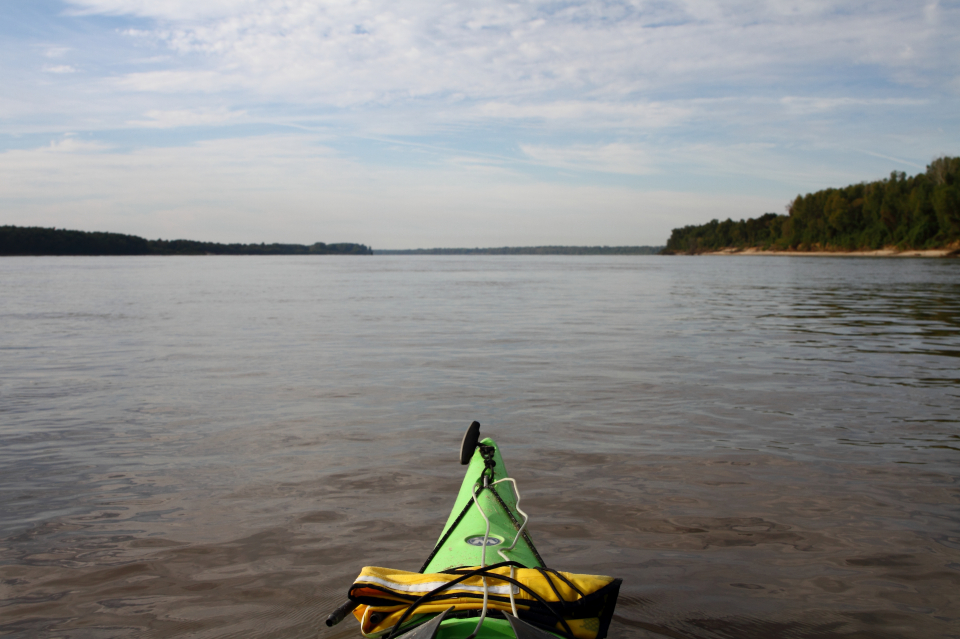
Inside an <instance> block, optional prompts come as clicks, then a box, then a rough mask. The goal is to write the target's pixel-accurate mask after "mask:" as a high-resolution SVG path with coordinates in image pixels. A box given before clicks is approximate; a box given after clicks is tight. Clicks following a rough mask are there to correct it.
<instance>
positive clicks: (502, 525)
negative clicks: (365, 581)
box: [424, 437, 542, 636]
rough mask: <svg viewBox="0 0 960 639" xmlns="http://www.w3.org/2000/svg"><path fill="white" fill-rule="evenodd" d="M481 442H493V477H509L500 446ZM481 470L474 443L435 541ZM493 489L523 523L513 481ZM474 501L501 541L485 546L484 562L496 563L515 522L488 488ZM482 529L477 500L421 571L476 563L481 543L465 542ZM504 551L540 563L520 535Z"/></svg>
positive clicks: (534, 564) (517, 558)
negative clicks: (458, 486)
mask: <svg viewBox="0 0 960 639" xmlns="http://www.w3.org/2000/svg"><path fill="white" fill-rule="evenodd" d="M480 444H481V445H484V446H492V447H493V448H494V449H495V452H494V454H493V460H494V461H495V462H496V466H494V468H493V472H494V481H496V480H498V479H503V478H505V477H509V475H508V474H507V467H506V465H504V463H503V458H502V457H501V456H500V449H499V448H498V447H497V444H496V442H494V441H493V440H492V439H490V438H489V437H488V438H486V439H484V440H482V441H481V442H480ZM483 470H484V463H483V456H482V455H481V454H480V448H479V447H477V449H476V450H475V451H474V453H473V457H471V458H470V465H469V466H468V467H467V474H466V476H465V477H464V478H463V484H462V485H461V486H460V492H459V493H458V494H457V501H456V502H455V503H454V505H453V510H452V511H450V517H449V518H448V519H447V523H446V525H445V526H444V527H443V532H441V533H440V538H439V539H438V543H439V541H440V540H442V539H443V538H444V536H445V535H446V534H447V530H448V529H450V527H451V526H453V524H454V522H455V521H456V519H457V517H458V516H459V515H460V513H461V512H462V511H463V509H464V507H465V506H466V505H467V504H468V503H471V502H472V501H473V498H472V496H473V492H474V487H475V486H476V485H477V482H478V480H480V479H481V475H482V473H483ZM492 490H495V491H497V494H498V495H500V498H501V499H502V500H503V502H504V504H506V505H507V508H509V510H510V512H511V513H512V514H513V516H514V518H515V519H516V521H517V522H518V524H522V523H523V516H522V515H520V513H518V512H517V510H516V508H517V496H516V493H515V492H514V490H513V483H512V482H508V481H505V482H501V483H499V484H496V485H495V486H493V487H492ZM477 501H478V502H479V503H480V507H481V508H483V512H484V513H485V514H486V515H487V517H488V518H489V519H490V537H492V538H495V540H499V542H500V543H498V544H495V545H488V546H487V549H486V550H487V552H486V564H487V565H490V564H495V563H499V562H501V561H503V558H502V557H501V556H500V555H499V554H498V553H497V550H500V549H505V548H509V547H510V544H512V543H513V539H514V537H516V535H517V526H516V525H514V523H513V521H512V520H511V519H510V516H509V515H508V514H507V512H505V511H504V509H503V506H501V505H500V503H499V502H498V501H497V499H496V497H494V496H493V495H492V494H491V493H490V489H487V490H483V491H481V492H480V494H479V495H478V496H477ZM485 530H486V524H485V522H484V520H483V515H481V514H480V512H479V511H478V510H477V507H476V504H474V505H473V506H471V508H470V510H469V511H467V513H466V514H465V515H464V517H463V519H461V520H460V523H459V524H457V526H456V528H455V529H454V530H453V532H451V533H450V537H449V538H448V539H447V540H446V542H444V544H443V546H442V547H441V548H440V549H439V550H438V551H437V553H436V555H434V557H433V559H431V560H430V563H429V564H427V567H426V569H425V570H424V572H442V571H444V570H447V569H449V568H456V567H459V566H479V565H480V560H481V554H482V551H483V547H482V545H471V544H470V543H467V540H468V539H471V538H473V539H476V538H478V537H479V538H481V539H482V538H483V536H484V532H485ZM528 534H529V533H528ZM478 543H479V542H478ZM504 554H506V555H507V557H508V558H509V559H510V560H511V561H518V562H520V563H521V564H523V565H524V566H526V567H528V568H535V567H538V566H542V564H541V563H540V562H539V561H538V560H537V554H536V552H535V551H534V550H533V549H532V548H531V547H530V545H529V544H528V543H527V542H526V540H525V539H524V538H523V536H521V537H520V539H519V540H518V541H517V545H516V547H515V548H514V549H513V550H511V551H507V552H505V553H504ZM444 623H446V622H444ZM504 623H506V622H504ZM508 631H509V628H508ZM510 636H513V633H512V632H510Z"/></svg>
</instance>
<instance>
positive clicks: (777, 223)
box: [662, 157, 960, 255]
mask: <svg viewBox="0 0 960 639" xmlns="http://www.w3.org/2000/svg"><path fill="white" fill-rule="evenodd" d="M958 245H960V157H942V158H938V159H936V160H934V161H933V162H931V163H930V165H928V166H927V170H926V171H925V172H923V173H918V174H917V175H914V176H912V177H908V176H907V175H906V173H903V172H898V171H894V172H892V173H891V174H890V177H889V178H886V179H883V180H878V181H875V182H861V183H860V184H852V185H850V186H846V187H843V188H838V189H833V188H831V189H824V190H822V191H817V192H816V193H808V194H807V195H798V196H797V197H796V199H794V200H793V201H792V202H790V203H789V204H788V205H787V214H786V215H778V214H776V213H766V214H764V215H761V216H760V217H758V218H751V219H747V220H740V221H738V222H735V221H733V220H731V219H727V220H725V221H723V222H720V221H718V220H712V221H710V222H708V223H706V224H701V225H691V226H684V227H683V228H678V229H674V230H673V232H672V233H671V235H670V239H669V240H668V241H667V246H666V248H664V250H663V251H662V253H663V254H666V255H670V254H696V253H706V252H711V251H717V250H721V249H729V248H734V249H745V248H759V249H765V250H780V251H790V250H793V251H811V250H821V251H857V250H873V249H880V248H884V247H894V248H896V249H900V250H910V249H932V248H953V247H956V246H958Z"/></svg>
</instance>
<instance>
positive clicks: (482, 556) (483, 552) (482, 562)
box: [467, 475, 513, 639]
mask: <svg viewBox="0 0 960 639" xmlns="http://www.w3.org/2000/svg"><path fill="white" fill-rule="evenodd" d="M483 485H484V486H486V485H487V477H486V475H484V477H483ZM472 497H473V503H474V504H476V506H477V510H479V511H480V515H481V516H482V517H483V521H485V522H486V524H487V530H486V532H484V533H483V546H481V548H480V567H481V568H483V567H484V566H486V565H487V539H489V538H490V518H489V517H487V513H485V512H483V508H481V507H480V502H479V501H477V494H476V493H474V494H473V495H472ZM480 580H481V581H482V582H483V610H482V611H481V612H480V621H478V622H477V627H476V628H474V629H473V632H471V633H470V634H469V635H468V636H467V639H473V638H474V637H476V636H477V633H478V632H480V627H481V626H482V625H483V620H484V619H486V618H487V594H488V593H487V590H488V589H487V577H486V575H483V576H481V577H480ZM512 593H513V591H512V590H511V595H510V600H511V601H513V594H512Z"/></svg>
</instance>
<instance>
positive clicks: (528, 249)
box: [373, 246, 664, 255]
mask: <svg viewBox="0 0 960 639" xmlns="http://www.w3.org/2000/svg"><path fill="white" fill-rule="evenodd" d="M663 248H664V247H662V246H502V247H497V248H430V249H393V250H391V249H377V250H375V251H374V252H373V253H374V255H659V254H660V251H662V250H663Z"/></svg>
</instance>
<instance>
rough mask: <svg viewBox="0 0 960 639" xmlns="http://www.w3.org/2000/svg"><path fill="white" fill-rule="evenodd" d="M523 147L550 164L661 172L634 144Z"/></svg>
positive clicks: (629, 171)
mask: <svg viewBox="0 0 960 639" xmlns="http://www.w3.org/2000/svg"><path fill="white" fill-rule="evenodd" d="M520 149H521V150H522V151H523V152H524V153H525V154H526V155H527V156H528V157H530V158H532V159H533V160H535V161H536V162H539V163H541V164H544V165H546V166H553V167H558V168H568V169H577V170H581V171H582V170H587V171H602V172H605V173H624V174H627V175H645V174H650V173H656V172H657V171H656V169H655V168H654V167H655V164H654V163H653V162H652V161H651V159H650V156H649V154H648V153H647V152H645V151H644V150H643V149H641V148H638V147H637V146H635V145H630V144H622V143H615V144H604V145H586V144H577V145H573V146H566V147H551V146H538V145H530V144H524V145H521V146H520Z"/></svg>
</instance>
